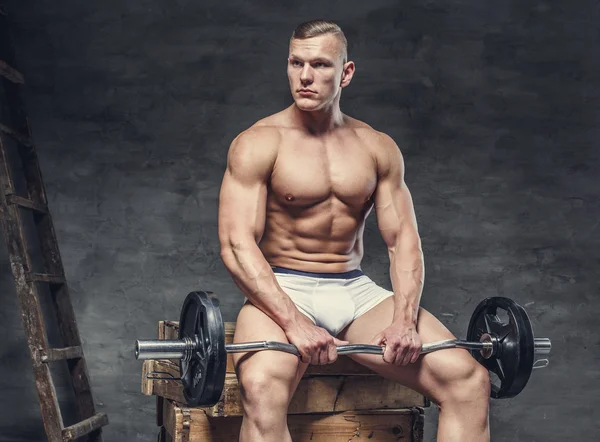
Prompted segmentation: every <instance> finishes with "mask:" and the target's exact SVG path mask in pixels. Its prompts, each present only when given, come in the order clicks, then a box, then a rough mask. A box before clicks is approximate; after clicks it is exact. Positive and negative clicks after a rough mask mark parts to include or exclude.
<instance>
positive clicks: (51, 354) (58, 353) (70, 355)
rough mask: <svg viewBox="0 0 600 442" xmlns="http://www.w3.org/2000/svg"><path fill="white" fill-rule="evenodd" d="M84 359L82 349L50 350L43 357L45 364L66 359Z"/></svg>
mask: <svg viewBox="0 0 600 442" xmlns="http://www.w3.org/2000/svg"><path fill="white" fill-rule="evenodd" d="M81 357H83V350H82V349H81V347H79V346H78V347H65V348H50V349H48V350H47V351H46V354H45V355H42V361H43V362H54V361H62V360H65V359H75V358H81Z"/></svg>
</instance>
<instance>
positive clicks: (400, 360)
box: [394, 345, 408, 365]
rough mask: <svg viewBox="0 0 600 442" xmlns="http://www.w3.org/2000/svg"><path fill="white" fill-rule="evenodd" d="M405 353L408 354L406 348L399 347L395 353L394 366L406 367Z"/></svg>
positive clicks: (403, 346)
mask: <svg viewBox="0 0 600 442" xmlns="http://www.w3.org/2000/svg"><path fill="white" fill-rule="evenodd" d="M407 353H408V347H407V346H406V345H401V346H400V347H399V348H398V350H397V352H396V358H395V360H394V363H395V364H396V365H406V362H407V361H406V355H407Z"/></svg>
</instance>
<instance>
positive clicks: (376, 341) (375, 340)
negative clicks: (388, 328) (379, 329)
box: [371, 333, 384, 345]
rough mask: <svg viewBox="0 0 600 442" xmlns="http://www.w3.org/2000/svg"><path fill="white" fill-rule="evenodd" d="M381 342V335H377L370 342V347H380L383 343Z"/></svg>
mask: <svg viewBox="0 0 600 442" xmlns="http://www.w3.org/2000/svg"><path fill="white" fill-rule="evenodd" d="M383 341H384V339H383V334H382V333H379V334H377V335H376V336H375V337H374V338H373V339H372V340H371V344H372V345H381V344H382V343H383Z"/></svg>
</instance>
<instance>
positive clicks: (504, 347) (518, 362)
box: [467, 296, 534, 399]
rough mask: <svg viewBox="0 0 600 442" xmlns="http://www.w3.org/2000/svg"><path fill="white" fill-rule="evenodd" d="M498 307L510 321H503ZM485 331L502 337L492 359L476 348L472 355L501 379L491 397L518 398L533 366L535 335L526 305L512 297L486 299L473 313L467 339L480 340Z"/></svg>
mask: <svg viewBox="0 0 600 442" xmlns="http://www.w3.org/2000/svg"><path fill="white" fill-rule="evenodd" d="M498 310H504V311H505V312H506V314H507V317H508V322H503V321H501V320H500V318H499V316H498ZM484 333H488V334H490V335H492V336H495V337H496V338H497V339H498V348H497V352H496V354H495V355H493V356H492V357H491V358H489V359H485V358H484V357H483V356H482V355H481V353H480V352H479V350H472V351H471V354H472V355H473V357H475V359H477V361H478V362H479V363H480V364H482V365H483V366H484V367H486V368H487V369H488V370H489V371H491V372H492V373H495V374H496V376H497V377H498V379H499V380H500V384H499V385H498V384H496V383H494V382H492V391H491V396H492V397H493V398H495V399H502V398H510V397H514V396H516V395H517V394H519V393H520V392H521V391H522V390H523V388H525V385H527V382H528V381H529V377H530V376H531V371H532V369H533V357H534V338H533V328H532V326H531V322H530V320H529V317H528V316H527V313H526V312H525V309H524V308H523V307H521V306H520V305H519V304H517V303H516V302H514V301H513V300H511V299H509V298H504V297H500V296H496V297H491V298H487V299H484V300H483V301H481V302H480V303H479V305H478V306H477V307H476V308H475V311H474V312H473V315H472V316H471V320H470V321H469V328H468V331H467V341H475V342H479V341H480V339H481V336H482V335H483V334H484Z"/></svg>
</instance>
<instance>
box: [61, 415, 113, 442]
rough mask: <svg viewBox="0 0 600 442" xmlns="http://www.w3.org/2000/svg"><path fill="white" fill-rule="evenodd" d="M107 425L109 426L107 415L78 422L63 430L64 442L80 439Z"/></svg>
mask: <svg viewBox="0 0 600 442" xmlns="http://www.w3.org/2000/svg"><path fill="white" fill-rule="evenodd" d="M105 425H108V416H106V414H105V413H98V414H96V415H95V416H92V417H90V418H88V419H85V420H83V421H81V422H78V423H76V424H74V425H71V426H70V427H67V428H65V429H64V430H63V440H65V441H69V440H75V439H79V438H80V437H82V436H85V435H86V434H90V433H92V432H94V431H96V430H98V429H100V428H102V427H104V426H105Z"/></svg>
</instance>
